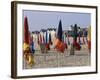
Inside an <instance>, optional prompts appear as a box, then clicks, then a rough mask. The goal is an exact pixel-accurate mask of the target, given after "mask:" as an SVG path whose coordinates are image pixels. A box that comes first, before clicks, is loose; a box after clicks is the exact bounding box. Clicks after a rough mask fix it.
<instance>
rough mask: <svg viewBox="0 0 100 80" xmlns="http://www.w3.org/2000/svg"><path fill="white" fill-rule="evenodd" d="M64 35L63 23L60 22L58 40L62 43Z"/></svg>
mask: <svg viewBox="0 0 100 80" xmlns="http://www.w3.org/2000/svg"><path fill="white" fill-rule="evenodd" d="M62 33H63V31H62V22H61V20H60V22H59V26H58V33H57V38H58V39H59V40H60V41H62Z"/></svg>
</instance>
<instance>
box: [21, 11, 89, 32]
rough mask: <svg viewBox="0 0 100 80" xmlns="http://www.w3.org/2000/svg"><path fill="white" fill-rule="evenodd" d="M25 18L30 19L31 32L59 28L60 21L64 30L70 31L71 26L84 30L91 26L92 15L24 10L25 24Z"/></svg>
mask: <svg viewBox="0 0 100 80" xmlns="http://www.w3.org/2000/svg"><path fill="white" fill-rule="evenodd" d="M25 16H27V18H28V25H29V31H30V32H32V31H36V30H38V31H40V30H41V29H47V28H58V25H59V21H60V20H61V21H62V29H63V30H68V29H70V25H74V24H77V25H78V26H80V27H82V28H85V27H87V26H89V25H90V24H91V14H90V13H75V12H74V13H73V12H54V11H34V10H23V23H24V18H25ZM23 25H24V24H23Z"/></svg>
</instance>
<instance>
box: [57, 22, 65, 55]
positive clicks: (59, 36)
mask: <svg viewBox="0 0 100 80" xmlns="http://www.w3.org/2000/svg"><path fill="white" fill-rule="evenodd" d="M62 33H63V31H62V22H61V20H60V22H59V25H58V32H57V39H56V41H55V47H56V48H57V49H58V50H59V51H60V52H62V53H64V50H65V44H64V42H63V41H62Z"/></svg>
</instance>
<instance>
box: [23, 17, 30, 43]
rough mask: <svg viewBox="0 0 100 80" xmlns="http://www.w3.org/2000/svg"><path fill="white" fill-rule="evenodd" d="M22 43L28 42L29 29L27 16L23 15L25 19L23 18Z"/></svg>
mask: <svg viewBox="0 0 100 80" xmlns="http://www.w3.org/2000/svg"><path fill="white" fill-rule="evenodd" d="M24 43H27V44H29V30H28V20H27V17H25V20H24Z"/></svg>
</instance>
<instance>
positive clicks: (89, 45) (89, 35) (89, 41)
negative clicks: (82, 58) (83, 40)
mask: <svg viewBox="0 0 100 80" xmlns="http://www.w3.org/2000/svg"><path fill="white" fill-rule="evenodd" d="M87 37H88V49H89V50H91V26H89V28H88V36H87Z"/></svg>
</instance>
